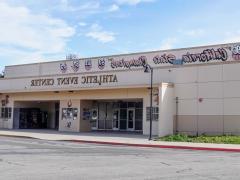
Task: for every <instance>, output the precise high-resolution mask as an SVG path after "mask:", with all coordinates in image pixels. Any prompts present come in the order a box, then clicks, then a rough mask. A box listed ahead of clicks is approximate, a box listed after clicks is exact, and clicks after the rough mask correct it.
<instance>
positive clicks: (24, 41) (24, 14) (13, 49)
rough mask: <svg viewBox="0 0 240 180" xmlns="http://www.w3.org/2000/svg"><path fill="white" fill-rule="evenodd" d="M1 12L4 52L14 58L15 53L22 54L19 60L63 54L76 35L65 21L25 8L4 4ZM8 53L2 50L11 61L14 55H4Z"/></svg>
mask: <svg viewBox="0 0 240 180" xmlns="http://www.w3.org/2000/svg"><path fill="white" fill-rule="evenodd" d="M0 12H1V13H0V26H1V28H0V49H4V51H7V52H10V53H11V57H12V58H14V57H13V56H12V55H13V54H15V55H18V56H16V57H15V58H14V59H15V60H19V59H21V58H25V59H28V58H26V57H27V56H28V57H31V58H34V57H38V58H43V57H44V54H56V53H62V52H63V51H64V50H65V47H66V43H67V40H68V39H69V38H71V37H72V36H73V35H74V34H75V29H74V28H72V27H70V26H69V25H68V24H67V23H66V22H65V21H63V20H62V19H59V18H53V17H51V16H48V15H46V14H34V13H32V12H31V11H30V10H29V9H28V8H26V7H24V6H9V5H8V4H7V3H3V2H2V3H0ZM4 51H0V56H1V57H3V56H4V57H5V59H7V58H8V57H10V54H4ZM34 60H35V58H34V59H32V61H31V62H33V61H34ZM26 62H30V60H27V61H26ZM24 63H25V61H24Z"/></svg>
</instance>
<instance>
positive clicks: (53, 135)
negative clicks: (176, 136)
mask: <svg viewBox="0 0 240 180" xmlns="http://www.w3.org/2000/svg"><path fill="white" fill-rule="evenodd" d="M0 136H12V137H27V138H36V139H43V140H53V141H71V142H78V143H97V144H109V145H124V146H137V147H152V148H173V149H189V150H210V151H228V152H240V145H233V144H210V143H187V142H166V141H149V140H148V136H144V135H140V134H129V133H119V132H116V133H115V132H81V133H80V132H79V133H72V132H59V131H55V130H5V129H4V130H3V129H0Z"/></svg>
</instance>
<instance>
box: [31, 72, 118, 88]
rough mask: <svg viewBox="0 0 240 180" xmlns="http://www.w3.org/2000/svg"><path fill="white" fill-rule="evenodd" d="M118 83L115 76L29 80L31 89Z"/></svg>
mask: <svg viewBox="0 0 240 180" xmlns="http://www.w3.org/2000/svg"><path fill="white" fill-rule="evenodd" d="M116 82H118V79H117V75H114V74H110V75H108V74H107V75H98V76H97V75H96V76H82V77H81V81H80V79H79V77H63V78H56V79H54V78H49V79H33V80H31V87H36V86H37V87H39V86H54V85H57V86H62V85H78V84H99V85H101V84H106V83H116Z"/></svg>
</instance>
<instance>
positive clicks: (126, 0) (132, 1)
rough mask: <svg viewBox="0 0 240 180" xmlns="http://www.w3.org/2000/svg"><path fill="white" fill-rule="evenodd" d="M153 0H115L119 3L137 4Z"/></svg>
mask: <svg viewBox="0 0 240 180" xmlns="http://www.w3.org/2000/svg"><path fill="white" fill-rule="evenodd" d="M153 1H155V0H116V3H117V4H119V5H137V4H139V3H143V2H153Z"/></svg>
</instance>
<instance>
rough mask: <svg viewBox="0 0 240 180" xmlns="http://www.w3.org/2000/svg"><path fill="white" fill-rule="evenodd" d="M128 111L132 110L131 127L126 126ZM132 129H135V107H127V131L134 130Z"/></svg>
mask: <svg viewBox="0 0 240 180" xmlns="http://www.w3.org/2000/svg"><path fill="white" fill-rule="evenodd" d="M129 111H133V127H132V128H129V127H128V122H129ZM134 130H135V108H128V109H127V131H134Z"/></svg>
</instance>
